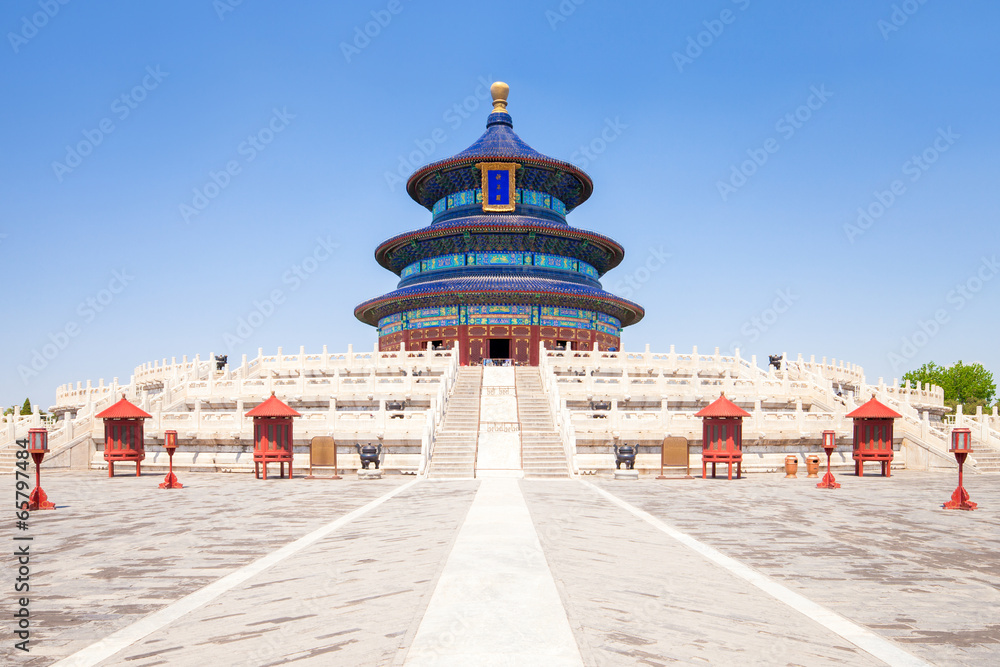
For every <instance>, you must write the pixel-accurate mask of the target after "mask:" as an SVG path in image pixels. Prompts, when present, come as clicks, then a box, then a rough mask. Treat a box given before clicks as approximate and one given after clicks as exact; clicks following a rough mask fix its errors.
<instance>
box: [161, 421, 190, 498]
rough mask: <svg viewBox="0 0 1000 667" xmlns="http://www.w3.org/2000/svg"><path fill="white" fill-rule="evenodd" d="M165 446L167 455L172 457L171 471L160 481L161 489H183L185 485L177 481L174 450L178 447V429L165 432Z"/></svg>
mask: <svg viewBox="0 0 1000 667" xmlns="http://www.w3.org/2000/svg"><path fill="white" fill-rule="evenodd" d="M163 446H164V448H165V449H166V450H167V457H168V458H169V459H170V471H169V472H168V473H167V476H166V477H165V478H164V479H163V482H161V483H160V488H161V489H183V488H184V485H183V484H181V483H180V482H178V481H177V475H175V474H174V450H175V449H177V431H164V432H163Z"/></svg>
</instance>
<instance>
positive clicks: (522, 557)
mask: <svg viewBox="0 0 1000 667" xmlns="http://www.w3.org/2000/svg"><path fill="white" fill-rule="evenodd" d="M404 664H405V665H407V666H412V667H422V666H424V665H428V666H435V667H437V666H445V667H447V666H450V665H455V666H462V667H467V666H468V665H478V666H482V667H490V666H493V665H497V666H499V665H504V666H506V665H511V666H513V665H518V666H522V667H531V666H534V665H538V666H539V667H562V666H566V667H571V666H572V667H575V666H578V665H582V664H583V661H582V659H581V658H580V651H579V649H578V648H577V643H576V639H575V638H574V637H573V632H572V630H571V629H570V626H569V622H568V621H567V619H566V611H565V609H563V605H562V601H561V600H560V599H559V592H558V591H557V590H556V585H555V581H554V580H553V578H552V573H551V571H550V570H549V566H548V563H547V562H546V560H545V555H544V554H543V553H542V547H541V545H540V544H539V542H538V536H537V535H536V534H535V526H534V524H533V523H532V521H531V516H530V515H529V514H528V508H527V505H525V502H524V497H523V496H522V495H521V488H520V486H519V483H518V481H517V480H514V479H486V480H483V482H482V483H481V485H480V487H479V491H478V492H477V493H476V498H475V500H474V501H473V503H472V507H471V508H470V510H469V514H468V516H467V517H466V520H465V524H464V525H463V526H462V529H461V531H460V532H459V535H458V539H457V541H456V543H455V547H454V549H452V552H451V555H450V556H449V557H448V562H447V564H446V565H445V568H444V572H443V573H442V574H441V578H440V580H439V582H438V585H437V588H436V589H435V590H434V594H433V596H432V597H431V601H430V605H429V606H428V608H427V611H426V613H425V614H424V617H423V620H422V621H421V623H420V627H419V629H418V630H417V634H416V637H415V638H414V640H413V645H412V646H411V648H410V651H409V655H408V657H407V660H406V662H405V663H404Z"/></svg>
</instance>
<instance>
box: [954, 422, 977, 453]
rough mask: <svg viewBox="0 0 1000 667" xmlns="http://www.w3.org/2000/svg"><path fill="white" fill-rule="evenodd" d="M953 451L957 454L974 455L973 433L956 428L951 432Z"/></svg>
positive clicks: (965, 429)
mask: <svg viewBox="0 0 1000 667" xmlns="http://www.w3.org/2000/svg"><path fill="white" fill-rule="evenodd" d="M951 451H952V452H955V453H956V454H971V453H972V431H971V430H970V429H967V428H956V429H953V430H952V432H951Z"/></svg>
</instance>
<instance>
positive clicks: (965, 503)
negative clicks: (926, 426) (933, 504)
mask: <svg viewBox="0 0 1000 667" xmlns="http://www.w3.org/2000/svg"><path fill="white" fill-rule="evenodd" d="M951 452H952V453H953V454H954V455H955V460H956V461H958V488H957V489H955V492H954V493H952V494H951V500H949V501H948V502H946V503H945V504H944V508H945V509H946V510H974V509H976V507H978V505H977V504H976V503H974V502H972V501H971V500H969V492H968V491H966V490H965V487H963V486H962V467H963V466H964V465H965V457H967V456H968V455H969V454H971V453H972V431H971V430H969V429H967V428H956V429H953V430H952V432H951Z"/></svg>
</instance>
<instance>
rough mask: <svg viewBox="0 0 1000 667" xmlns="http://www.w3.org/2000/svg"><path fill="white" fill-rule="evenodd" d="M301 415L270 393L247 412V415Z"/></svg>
mask: <svg viewBox="0 0 1000 667" xmlns="http://www.w3.org/2000/svg"><path fill="white" fill-rule="evenodd" d="M301 416H302V415H301V414H300V413H299V412H298V411H296V410H293V409H292V408H290V407H288V405H286V404H285V403H283V402H282V401H281V399H280V398H278V397H277V396H275V395H274V394H271V396H270V397H269V398H268V399H267V400H266V401H264V402H263V403H261V404H260V405H258V406H257V407H256V408H254V409H253V410H251V411H250V412H248V413H247V417H301Z"/></svg>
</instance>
